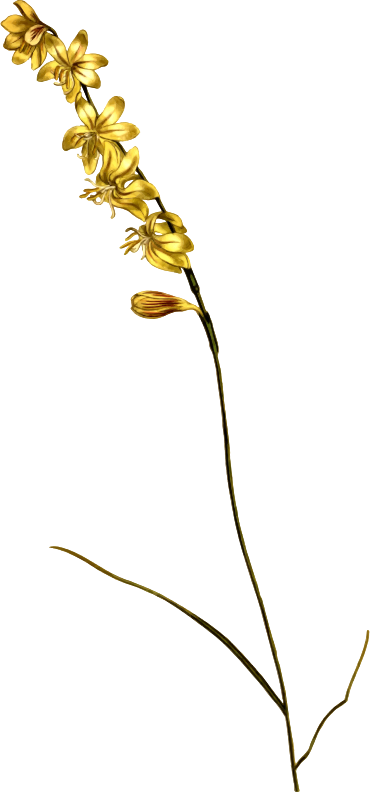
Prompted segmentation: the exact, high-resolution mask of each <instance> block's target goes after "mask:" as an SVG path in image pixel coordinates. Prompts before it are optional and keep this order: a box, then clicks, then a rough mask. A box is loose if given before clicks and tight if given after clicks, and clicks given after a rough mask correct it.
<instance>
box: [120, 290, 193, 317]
mask: <svg viewBox="0 0 370 793" xmlns="http://www.w3.org/2000/svg"><path fill="white" fill-rule="evenodd" d="M189 309H193V310H194V311H197V312H198V314H201V313H202V312H201V310H200V308H198V306H194V305H193V303H188V301H187V300H183V298H182V297H175V296H174V295H167V294H166V293H165V292H137V294H136V295H134V296H133V297H132V298H131V310H132V311H133V312H134V314H137V316H138V317H145V318H146V319H160V317H165V316H167V314H173V313H174V311H189Z"/></svg>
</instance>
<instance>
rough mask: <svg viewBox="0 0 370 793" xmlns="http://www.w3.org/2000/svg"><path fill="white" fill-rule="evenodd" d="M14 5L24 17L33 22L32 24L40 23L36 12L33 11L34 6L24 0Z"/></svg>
mask: <svg viewBox="0 0 370 793" xmlns="http://www.w3.org/2000/svg"><path fill="white" fill-rule="evenodd" d="M14 5H15V6H16V7H17V8H18V11H20V12H21V14H23V16H24V17H27V18H28V19H30V20H31V22H39V21H40V20H39V18H38V16H37V14H36V11H34V10H33V8H32V6H30V5H28V3H25V2H24V0H17V2H16V3H14Z"/></svg>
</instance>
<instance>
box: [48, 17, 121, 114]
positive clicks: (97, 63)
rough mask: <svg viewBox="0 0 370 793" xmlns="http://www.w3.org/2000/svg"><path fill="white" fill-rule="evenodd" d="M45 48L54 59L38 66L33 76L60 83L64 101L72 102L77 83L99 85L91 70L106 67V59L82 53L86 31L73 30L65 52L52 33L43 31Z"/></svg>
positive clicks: (92, 86) (85, 42)
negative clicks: (74, 35)
mask: <svg viewBox="0 0 370 793" xmlns="http://www.w3.org/2000/svg"><path fill="white" fill-rule="evenodd" d="M45 44H46V49H47V51H48V52H49V53H50V55H51V56H52V58H54V60H53V61H50V63H45V66H43V67H42V69H40V71H39V73H38V75H37V79H38V80H39V82H44V81H45V80H52V79H53V78H54V80H58V81H59V82H56V83H54V85H59V86H62V88H63V93H64V94H65V97H66V100H67V102H74V101H75V99H76V97H77V95H78V94H79V92H80V87H81V83H82V84H83V85H88V86H89V87H90V88H100V85H101V81H100V77H99V76H98V75H97V74H96V73H95V71H94V69H100V68H101V67H102V66H106V65H107V63H108V61H107V59H106V58H104V56H103V55H94V54H89V55H85V52H86V49H87V45H88V38H87V33H86V30H80V32H79V33H77V36H76V38H75V39H73V41H72V44H70V46H69V49H68V52H67V50H66V48H65V46H64V44H63V42H62V41H61V40H60V39H58V38H57V37H56V36H51V35H50V33H47V34H46V36H45Z"/></svg>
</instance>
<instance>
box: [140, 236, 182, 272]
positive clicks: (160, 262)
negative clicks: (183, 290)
mask: <svg viewBox="0 0 370 793" xmlns="http://www.w3.org/2000/svg"><path fill="white" fill-rule="evenodd" d="M145 256H146V259H147V260H148V262H149V264H152V265H153V267H158V269H159V270H167V272H170V273H181V268H180V267H177V266H176V265H175V264H173V263H172V261H173V260H172V259H170V260H169V261H166V260H165V259H164V258H161V257H159V256H158V253H157V251H156V249H155V247H154V245H153V243H152V241H151V240H150V241H149V243H148V245H146V248H145Z"/></svg>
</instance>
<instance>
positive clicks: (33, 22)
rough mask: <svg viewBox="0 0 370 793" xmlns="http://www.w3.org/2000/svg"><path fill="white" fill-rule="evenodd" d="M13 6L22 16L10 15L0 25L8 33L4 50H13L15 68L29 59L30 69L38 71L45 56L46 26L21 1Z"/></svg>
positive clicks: (26, 4)
mask: <svg viewBox="0 0 370 793" xmlns="http://www.w3.org/2000/svg"><path fill="white" fill-rule="evenodd" d="M14 5H15V6H16V7H17V8H18V11H20V12H21V14H22V16H21V17H20V16H18V14H12V15H11V16H10V17H7V18H6V19H4V22H2V23H1V24H2V26H3V28H5V30H8V31H9V35H8V36H7V37H6V39H5V41H4V47H5V49H6V50H15V53H14V55H13V58H12V60H13V63H16V64H17V66H19V64H21V63H25V62H26V61H28V59H29V58H31V67H32V69H38V68H39V66H41V64H42V63H44V60H45V58H46V55H47V50H46V46H45V33H46V31H47V30H48V25H45V23H44V22H41V21H40V19H39V18H38V16H37V14H36V12H35V11H34V10H33V8H31V6H30V5H28V3H25V2H23V0H19V2H17V3H14Z"/></svg>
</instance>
